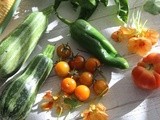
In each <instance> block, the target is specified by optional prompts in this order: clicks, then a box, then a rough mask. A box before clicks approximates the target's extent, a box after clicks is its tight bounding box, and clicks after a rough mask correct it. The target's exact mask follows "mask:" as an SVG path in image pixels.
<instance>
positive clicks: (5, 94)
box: [0, 45, 55, 120]
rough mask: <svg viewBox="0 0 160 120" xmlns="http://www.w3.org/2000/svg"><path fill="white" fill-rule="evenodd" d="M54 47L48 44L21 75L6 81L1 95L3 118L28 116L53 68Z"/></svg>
mask: <svg viewBox="0 0 160 120" xmlns="http://www.w3.org/2000/svg"><path fill="white" fill-rule="evenodd" d="M54 49H55V47H54V46H52V45H48V46H47V48H46V49H45V50H44V52H43V53H41V54H39V55H37V56H36V57H35V58H33V60H31V62H30V63H29V64H28V66H27V67H26V68H25V69H24V71H23V72H22V73H21V74H20V75H18V76H16V77H14V78H12V79H11V80H9V81H8V82H6V85H5V87H4V89H3V90H2V93H1V96H0V117H1V118H0V119H1V120H23V119H25V118H26V117H27V115H28V114H29V112H30V110H31V107H32V105H33V103H34V102H35V98H36V95H37V92H38V91H39V89H40V87H41V86H42V84H43V83H44V81H45V80H46V78H47V77H48V75H49V74H50V72H51V70H52V67H53V60H52V56H53V52H54Z"/></svg>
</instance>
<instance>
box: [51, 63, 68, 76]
mask: <svg viewBox="0 0 160 120" xmlns="http://www.w3.org/2000/svg"><path fill="white" fill-rule="evenodd" d="M54 69H55V72H56V74H57V75H58V76H59V77H66V76H67V75H68V73H69V71H70V67H69V65H68V63H67V62H65V61H60V62H58V63H57V64H56V65H55V67H54Z"/></svg>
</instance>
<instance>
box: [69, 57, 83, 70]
mask: <svg viewBox="0 0 160 120" xmlns="http://www.w3.org/2000/svg"><path fill="white" fill-rule="evenodd" d="M68 63H69V66H70V68H71V69H76V70H82V69H83V68H84V65H85V58H84V57H83V56H82V55H76V56H74V57H73V58H72V59H71V60H70V61H69V62H68Z"/></svg>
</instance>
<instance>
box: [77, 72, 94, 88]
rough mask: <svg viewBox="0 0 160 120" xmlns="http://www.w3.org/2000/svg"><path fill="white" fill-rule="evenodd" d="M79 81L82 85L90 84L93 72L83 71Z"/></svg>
mask: <svg viewBox="0 0 160 120" xmlns="http://www.w3.org/2000/svg"><path fill="white" fill-rule="evenodd" d="M79 82H80V83H81V84H82V85H86V86H88V87H89V86H91V85H92V82H93V74H92V73H90V72H83V73H82V74H81V75H80V77H79Z"/></svg>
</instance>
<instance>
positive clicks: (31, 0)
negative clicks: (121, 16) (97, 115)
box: [0, 0, 160, 120]
mask: <svg viewBox="0 0 160 120" xmlns="http://www.w3.org/2000/svg"><path fill="white" fill-rule="evenodd" d="M112 1H113V0H109V4H110V6H108V7H107V8H105V7H104V6H103V5H102V4H101V5H100V6H98V9H97V11H95V13H94V14H93V16H92V17H91V18H90V20H89V22H90V23H91V24H92V25H93V26H94V27H96V28H97V29H98V30H99V31H100V32H102V33H103V35H104V36H106V38H108V39H109V40H110V42H111V43H112V44H113V45H114V46H115V48H116V49H117V51H119V53H121V54H122V55H124V57H125V58H126V59H127V60H128V62H129V64H130V68H129V69H127V70H119V69H114V68H109V67H107V66H105V67H104V69H103V72H104V73H105V76H106V77H107V78H108V81H110V82H109V86H110V90H109V92H108V93H107V94H106V96H105V97H103V98H102V99H101V100H100V102H102V103H103V104H104V105H105V106H106V107H107V110H108V111H107V112H108V114H109V119H110V120H160V92H159V89H157V90H155V91H152V92H149V91H143V90H140V89H138V88H137V87H135V86H134V84H133V82H132V80H131V70H132V67H133V66H134V65H136V63H137V62H138V61H139V60H140V59H141V58H140V57H138V56H137V55H133V54H129V53H128V51H127V49H126V48H125V47H124V46H123V45H122V44H118V43H115V42H113V41H112V40H111V39H110V35H111V33H112V32H113V31H114V30H116V28H117V27H118V26H119V25H121V22H119V21H118V19H117V18H116V10H115V9H114V8H115V6H114V3H113V2H112ZM52 2H53V0H41V1H39V0H22V3H21V4H20V6H19V9H18V11H17V13H16V15H15V16H14V18H13V19H12V21H11V23H10V24H9V26H8V27H7V29H6V31H5V32H4V33H3V34H2V36H1V37H0V39H2V38H3V37H5V36H6V34H8V33H9V32H10V31H11V30H12V29H14V28H15V27H16V26H17V25H18V24H19V22H20V21H22V20H23V19H24V17H25V16H26V15H27V14H28V13H30V12H32V11H34V10H36V9H40V10H41V9H42V8H45V7H46V6H48V5H49V4H51V3H52ZM141 5H143V0H142V1H141V0H129V6H130V9H131V11H133V10H137V9H139V8H141ZM59 12H60V14H61V15H62V16H64V17H66V18H68V19H70V20H74V18H76V16H77V13H75V12H74V11H73V10H72V9H71V8H70V5H69V4H67V3H65V2H64V3H63V4H62V5H61V6H60V8H59ZM145 20H148V22H147V24H146V26H147V27H149V28H154V29H156V30H158V31H159V32H160V15H156V16H153V15H151V14H149V13H146V12H144V11H143V10H142V21H145ZM55 42H56V43H57V45H58V44H60V43H67V42H68V43H69V44H70V45H71V47H72V49H74V50H75V51H74V52H75V53H77V52H78V51H77V50H76V49H77V48H80V46H78V45H77V44H76V43H75V42H73V41H72V40H71V38H70V35H69V29H68V27H67V26H66V25H65V24H63V23H62V22H60V21H59V20H58V19H57V17H56V16H55V15H53V16H52V17H51V20H50V24H49V28H48V29H47V32H46V33H45V34H44V35H43V37H42V38H41V39H40V42H39V44H38V45H37V47H36V49H35V50H34V52H33V54H32V55H31V57H30V58H32V57H33V56H34V55H36V54H37V53H39V52H40V51H41V50H42V48H44V47H45V46H46V45H47V44H48V43H50V44H54V43H55ZM159 49H160V47H159V45H157V46H155V47H154V48H153V51H159ZM13 52H14V51H13ZM88 56H89V55H88ZM57 84H59V80H58V79H57V78H56V77H50V78H49V79H48V80H47V81H46V83H45V84H44V85H43V87H42V88H41V90H40V91H39V94H38V95H37V99H36V103H35V104H34V106H33V109H32V111H31V113H30V114H29V116H28V118H27V120H56V119H57V118H56V114H54V111H50V112H42V111H41V109H39V107H38V106H39V105H40V103H39V101H41V98H42V96H43V94H44V92H45V91H46V90H49V89H52V90H54V91H58V90H59V86H58V85H57ZM84 108H85V106H84V107H82V108H81V109H78V110H75V111H73V112H72V113H71V114H70V115H68V117H67V118H66V120H69V119H72V118H74V116H76V115H77V114H78V113H79V112H81V110H83V109H84ZM64 117H65V115H63V116H62V117H61V118H60V119H63V118H64Z"/></svg>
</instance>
